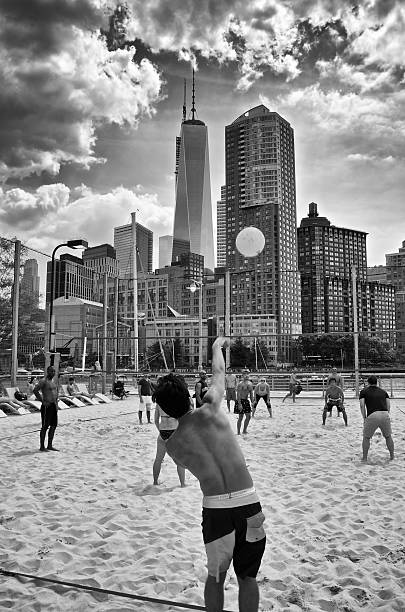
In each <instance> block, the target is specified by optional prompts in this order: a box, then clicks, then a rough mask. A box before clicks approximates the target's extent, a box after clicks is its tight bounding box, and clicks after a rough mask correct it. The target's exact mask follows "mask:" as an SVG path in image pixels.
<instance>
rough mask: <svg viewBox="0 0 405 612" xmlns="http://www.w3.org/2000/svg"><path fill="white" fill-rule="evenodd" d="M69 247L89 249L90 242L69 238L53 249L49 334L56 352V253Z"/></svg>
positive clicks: (52, 351) (51, 347)
mask: <svg viewBox="0 0 405 612" xmlns="http://www.w3.org/2000/svg"><path fill="white" fill-rule="evenodd" d="M64 246H65V247H68V248H69V249H87V247H88V242H87V241H86V240H82V239H78V240H68V241H67V242H63V243H62V244H58V245H57V246H56V247H55V248H54V250H53V251H52V259H51V295H50V302H49V335H48V346H49V352H50V353H55V339H56V338H55V317H54V314H53V301H54V299H55V253H56V251H57V250H58V249H60V248H61V247H64Z"/></svg>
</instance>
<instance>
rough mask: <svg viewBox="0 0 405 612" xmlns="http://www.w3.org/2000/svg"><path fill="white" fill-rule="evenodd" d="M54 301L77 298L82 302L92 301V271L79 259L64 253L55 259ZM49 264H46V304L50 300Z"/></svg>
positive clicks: (93, 286) (50, 266)
mask: <svg viewBox="0 0 405 612" xmlns="http://www.w3.org/2000/svg"><path fill="white" fill-rule="evenodd" d="M54 267H55V286H54V293H53V295H54V299H56V298H59V297H64V298H66V299H67V298H70V297H77V298H81V299H83V300H90V301H91V300H93V299H94V289H95V285H94V271H93V270H92V269H91V268H88V267H85V266H84V265H83V260H82V259H80V257H75V256H74V255H71V254H70V253H64V254H63V255H61V256H60V258H59V259H55V262H54ZM51 268H52V265H51V262H50V261H49V262H48V263H47V275H46V303H47V304H49V302H50V299H51Z"/></svg>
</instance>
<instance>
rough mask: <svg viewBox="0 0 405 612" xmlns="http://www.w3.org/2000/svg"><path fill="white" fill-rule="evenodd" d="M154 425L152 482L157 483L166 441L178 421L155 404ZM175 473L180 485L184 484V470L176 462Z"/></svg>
mask: <svg viewBox="0 0 405 612" xmlns="http://www.w3.org/2000/svg"><path fill="white" fill-rule="evenodd" d="M155 425H156V427H157V429H158V432H159V435H158V437H157V442H156V457H155V461H154V462H153V484H154V485H158V484H160V483H159V474H160V469H161V467H162V461H163V459H164V457H165V455H166V441H167V440H168V439H169V438H170V436H171V435H172V434H173V433H174V432H175V431H176V429H177V425H178V421H177V419H173V418H172V417H170V416H169V415H167V414H166V413H165V412H163V410H162V409H161V407H160V406H159V405H158V404H156V408H155ZM177 474H178V475H179V480H180V485H181V486H182V487H185V486H186V470H185V469H184V467H183V466H181V465H178V464H177Z"/></svg>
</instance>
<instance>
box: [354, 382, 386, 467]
mask: <svg viewBox="0 0 405 612" xmlns="http://www.w3.org/2000/svg"><path fill="white" fill-rule="evenodd" d="M367 382H368V387H365V388H364V389H362V390H361V391H360V396H359V400H360V410H361V414H362V417H363V421H364V427H363V458H362V461H363V462H365V463H366V462H367V457H368V451H369V449H370V441H371V438H372V437H373V435H374V433H375V431H376V429H377V428H379V429H380V431H381V433H382V435H383V436H384V438H385V444H386V446H387V449H388V451H389V453H390V460H391V461H392V460H393V459H394V440H393V439H392V430H391V419H390V411H391V405H390V398H389V395H388V393H387V392H386V391H385V390H384V389H381V388H380V387H379V386H378V385H377V382H378V381H377V377H376V376H374V375H371V376H369V377H368V379H367Z"/></svg>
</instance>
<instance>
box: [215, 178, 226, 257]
mask: <svg viewBox="0 0 405 612" xmlns="http://www.w3.org/2000/svg"><path fill="white" fill-rule="evenodd" d="M217 266H226V185H222V187H221V199H220V200H218V201H217Z"/></svg>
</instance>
